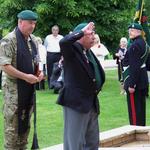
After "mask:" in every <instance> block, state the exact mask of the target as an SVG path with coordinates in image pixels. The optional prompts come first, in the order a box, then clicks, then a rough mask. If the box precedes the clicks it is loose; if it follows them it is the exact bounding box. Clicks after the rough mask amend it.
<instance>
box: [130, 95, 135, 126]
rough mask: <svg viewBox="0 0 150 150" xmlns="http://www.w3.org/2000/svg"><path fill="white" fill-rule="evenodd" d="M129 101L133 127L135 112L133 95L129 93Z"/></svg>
mask: <svg viewBox="0 0 150 150" xmlns="http://www.w3.org/2000/svg"><path fill="white" fill-rule="evenodd" d="M130 101H131V112H132V121H133V125H136V111H135V102H134V93H130Z"/></svg>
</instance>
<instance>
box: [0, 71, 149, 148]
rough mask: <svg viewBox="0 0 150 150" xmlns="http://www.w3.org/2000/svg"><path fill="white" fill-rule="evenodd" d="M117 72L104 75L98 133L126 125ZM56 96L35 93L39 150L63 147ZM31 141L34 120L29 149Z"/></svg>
mask: <svg viewBox="0 0 150 150" xmlns="http://www.w3.org/2000/svg"><path fill="white" fill-rule="evenodd" d="M117 78H118V77H117V70H111V71H110V70H108V71H106V82H105V85H104V88H103V90H102V91H101V92H100V94H99V99H100V111H101V113H100V115H99V123H100V130H101V131H105V130H109V129H112V128H116V127H120V126H123V125H127V124H129V122H128V114H127V103H126V97H125V96H124V95H120V94H119V93H120V86H119V82H118V80H117ZM57 96H58V95H56V94H53V91H51V90H50V91H49V90H45V91H38V92H37V134H38V141H39V146H40V148H44V147H48V146H51V145H55V144H59V143H62V141H63V113H62V108H61V106H59V105H57V104H56V99H57ZM2 101H3V100H2V96H1V94H0V110H2ZM149 107H150V101H149V100H147V125H150V109H149ZM0 133H1V134H0V149H3V116H2V113H0ZM32 138H33V120H32V127H31V132H30V137H29V145H28V147H29V149H30V147H31V143H32Z"/></svg>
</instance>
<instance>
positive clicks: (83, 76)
mask: <svg viewBox="0 0 150 150" xmlns="http://www.w3.org/2000/svg"><path fill="white" fill-rule="evenodd" d="M94 28H95V26H94V23H93V22H90V23H81V24H79V25H78V26H76V28H75V29H74V30H73V32H72V33H70V34H68V35H66V36H65V37H64V38H63V39H62V40H61V41H60V48H61V52H62V55H63V59H64V60H63V68H64V86H63V88H62V90H61V91H60V94H59V98H58V101H57V103H58V104H60V105H62V106H63V110H64V150H85V149H88V150H98V147H99V125H98V114H99V101H98V96H97V95H98V93H99V91H100V90H101V89H102V86H103V84H104V82H105V74H104V71H103V69H102V67H101V65H100V63H99V61H98V59H97V58H96V56H95V55H94V54H93V52H92V51H91V49H90V48H91V47H92V46H93V44H94V34H95V32H94Z"/></svg>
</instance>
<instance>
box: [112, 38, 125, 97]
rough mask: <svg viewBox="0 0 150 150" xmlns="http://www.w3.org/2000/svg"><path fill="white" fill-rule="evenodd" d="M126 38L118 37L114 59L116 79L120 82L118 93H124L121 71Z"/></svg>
mask: <svg viewBox="0 0 150 150" xmlns="http://www.w3.org/2000/svg"><path fill="white" fill-rule="evenodd" d="M127 44H128V41H127V38H126V37H122V38H121V39H120V44H119V48H118V49H117V51H116V53H115V56H114V59H116V64H117V65H118V80H119V82H120V94H125V90H124V84H123V77H122V72H123V64H122V63H123V59H124V56H125V54H126V51H127Z"/></svg>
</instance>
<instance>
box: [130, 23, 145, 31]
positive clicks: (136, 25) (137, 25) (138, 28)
mask: <svg viewBox="0 0 150 150" xmlns="http://www.w3.org/2000/svg"><path fill="white" fill-rule="evenodd" d="M130 28H132V29H137V30H143V28H142V26H141V25H140V24H139V23H131V24H130V25H129V26H128V29H130Z"/></svg>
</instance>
